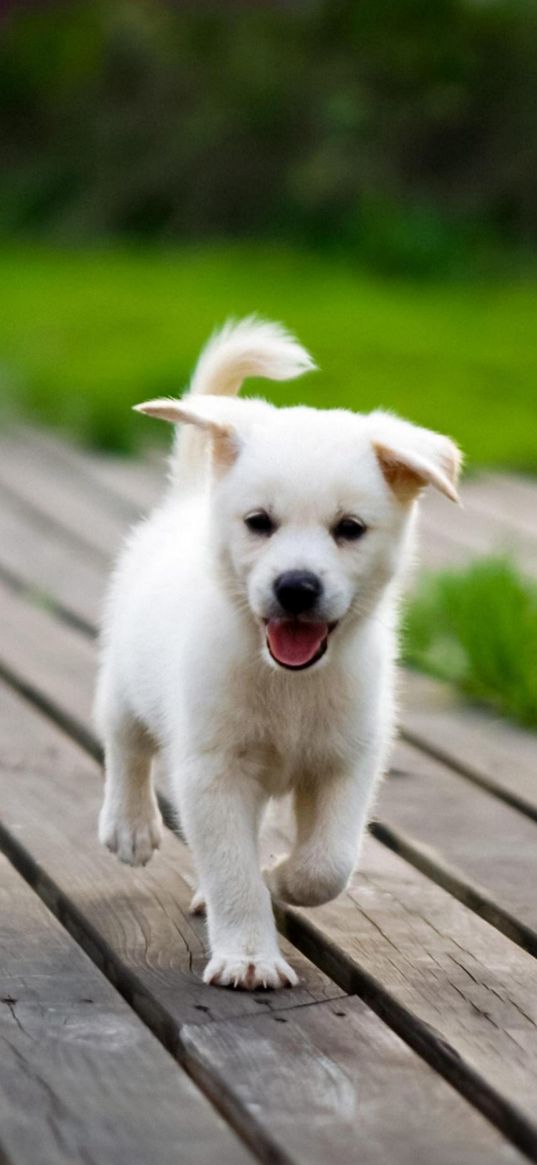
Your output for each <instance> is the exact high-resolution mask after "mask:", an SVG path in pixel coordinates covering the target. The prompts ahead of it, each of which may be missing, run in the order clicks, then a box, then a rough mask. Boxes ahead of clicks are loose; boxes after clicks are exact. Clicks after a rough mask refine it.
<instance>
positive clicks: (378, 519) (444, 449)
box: [142, 396, 460, 671]
mask: <svg viewBox="0 0 537 1165" xmlns="http://www.w3.org/2000/svg"><path fill="white" fill-rule="evenodd" d="M142 407H143V406H142ZM148 411H149V410H148ZM152 411H153V412H154V413H155V408H153V410H152ZM166 414H167V419H169V420H177V421H179V420H181V421H183V422H186V423H189V424H193V425H196V426H198V428H201V429H202V430H204V431H205V432H206V433H207V435H208V437H209V444H210V447H211V449H212V463H213V488H212V531H213V536H214V544H215V547H216V551H217V555H218V559H219V562H220V565H221V567H222V573H223V578H224V579H225V583H226V585H227V587H228V588H229V590H230V592H231V593H233V595H234V597H235V598H236V599H237V601H238V602H239V603H240V604H241V606H242V607H243V608H244V609H246V611H247V612H248V616H249V617H250V618H251V619H252V620H254V621H255V623H256V624H257V627H258V629H259V636H260V642H261V644H262V650H263V656H264V658H265V660H266V662H267V663H269V664H270V665H271V666H272V667H274V668H286V669H288V670H293V671H304V670H306V669H309V668H314V667H318V666H319V665H320V663H321V660H329V659H330V657H331V655H332V654H335V652H336V650H337V646H336V645H337V643H338V642H340V643H341V642H343V641H344V636H345V629H346V628H348V629H350V628H351V627H352V626H355V625H356V623H357V622H359V621H360V620H361V619H363V618H364V617H365V616H366V615H367V614H368V613H370V612H371V611H372V610H373V609H374V607H375V606H376V604H377V603H378V602H379V600H380V599H381V597H382V595H383V593H384V591H385V589H386V587H387V586H388V585H389V583H390V582H391V580H392V579H393V578H394V577H395V576H396V575H397V574H398V573H399V571H400V570H401V569H402V567H403V565H404V559H405V548H406V543H407V540H408V533H409V528H410V525H411V520H412V515H413V511H414V508H415V507H414V503H415V501H416V499H417V498H418V496H419V494H420V492H421V491H422V490H423V489H424V488H425V486H427V485H432V486H434V487H435V488H436V489H438V490H440V491H441V492H442V493H444V494H445V495H446V497H448V498H450V499H451V500H454V501H456V500H457V493H456V482H457V476H458V471H459V464H460V455H459V452H458V450H457V448H456V446H455V445H454V444H453V443H452V442H451V441H450V440H449V439H448V438H447V437H442V436H440V435H439V434H437V433H433V432H431V431H429V430H426V429H422V428H418V427H417V426H415V425H412V424H410V423H408V422H406V421H402V420H399V419H398V418H396V417H393V416H391V415H389V414H386V413H382V412H375V413H371V414H369V415H361V414H358V413H352V412H347V411H343V410H329V411H319V410H315V409H309V408H302V407H299V408H288V409H276V408H273V407H272V406H271V405H268V404H266V403H265V402H263V401H258V400H235V399H228V398H216V397H210V396H205V397H199V398H191V399H189V400H188V401H185V402H184V404H183V402H166ZM161 415H162V413H161Z"/></svg>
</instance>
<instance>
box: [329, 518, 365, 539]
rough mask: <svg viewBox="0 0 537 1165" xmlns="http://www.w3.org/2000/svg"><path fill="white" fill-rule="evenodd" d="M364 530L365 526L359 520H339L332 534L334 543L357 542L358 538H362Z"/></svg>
mask: <svg viewBox="0 0 537 1165" xmlns="http://www.w3.org/2000/svg"><path fill="white" fill-rule="evenodd" d="M366 530H367V526H366V524H365V522H362V520H361V518H341V519H340V521H339V522H338V523H337V525H336V526H334V528H333V530H332V534H333V536H334V538H335V539H336V542H357V541H358V539H359V538H363V536H364V534H365V533H366Z"/></svg>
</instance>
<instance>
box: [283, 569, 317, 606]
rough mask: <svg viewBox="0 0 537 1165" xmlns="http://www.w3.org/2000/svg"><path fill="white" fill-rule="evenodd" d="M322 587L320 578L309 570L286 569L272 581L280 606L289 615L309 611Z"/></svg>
mask: <svg viewBox="0 0 537 1165" xmlns="http://www.w3.org/2000/svg"><path fill="white" fill-rule="evenodd" d="M322 589H323V588H322V584H321V580H320V579H319V578H317V575H316V574H312V572H311V571H310V570H286V571H285V572H284V574H280V575H279V576H278V578H277V579H276V581H275V583H274V593H275V595H276V598H277V600H278V602H279V604H280V607H283V609H284V611H288V612H289V614H290V615H302V614H303V613H304V611H311V609H312V607H314V606H315V604H316V602H317V599H318V598H320V595H321V593H322Z"/></svg>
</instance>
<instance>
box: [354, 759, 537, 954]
mask: <svg viewBox="0 0 537 1165" xmlns="http://www.w3.org/2000/svg"><path fill="white" fill-rule="evenodd" d="M394 764H395V767H396V769H397V772H398V774H399V775H398V776H397V777H396V778H395V779H390V780H388V781H386V782H385V783H384V785H383V786H382V788H381V792H380V796H379V799H378V804H377V812H378V816H379V818H380V819H381V821H382V822H383V824H385V825H387V826H389V827H391V828H392V829H395V830H398V831H401V832H402V833H403V834H405V835H407V836H409V837H410V838H411V839H413V840H417V842H418V845H419V846H420V847H421V849H422V852H423V854H424V855H425V851H426V855H427V868H428V869H430V872H431V874H432V875H433V876H435V877H438V879H439V880H440V882H441V883H442V884H444V885H449V886H450V888H452V889H453V891H454V892H457V891H456V890H455V882H454V880H453V879H451V878H450V877H449V875H450V873H451V872H453V873H454V875H455V876H456V877H457V878H458V879H459V880H462V881H465V882H467V883H468V887H467V890H468V894H467V897H466V898H465V900H466V901H468V902H471V904H472V906H473V907H474V909H478V910H483V911H484V912H485V916H486V917H488V918H489V921H492V922H493V923H494V925H497V926H500V927H502V928H505V927H507V929H508V933H509V934H511V936H512V937H513V938H515V940H516V941H518V942H521V943H522V944H523V945H525V946H526V947H527V949H529V950H531V951H532V953H533V954H537V903H536V901H535V895H534V893H533V885H534V883H535V879H536V878H537V830H536V826H535V822H534V821H533V820H531V819H530V818H527V817H526V816H525V815H523V814H521V813H519V812H517V810H515V809H512V808H511V807H510V806H508V805H507V804H505V803H503V802H502V801H500V800H498V799H497V798H496V797H494V796H490V795H488V794H487V793H486V792H485V791H483V790H481V789H480V788H478V787H477V786H475V785H473V784H472V783H471V782H469V781H467V780H465V779H464V778H463V777H460V776H459V775H458V774H457V773H455V772H454V771H453V769H451V768H448V766H447V765H445V764H442V763H441V762H439V761H437V760H435V759H434V758H433V757H428V756H426V755H425V754H424V753H423V752H421V751H420V750H419V749H417V748H413V747H412V746H411V745H408V744H404V743H401V744H399V745H398V746H397V747H396V750H395V756H394ZM396 844H397V841H396ZM405 852H407V850H405ZM408 853H409V854H410V850H408ZM412 860H416V858H415V857H413V859H412ZM435 867H436V869H435ZM474 889H475V891H476V893H472V891H473V890H474ZM460 892H461V893H463V894H464V892H465V891H464V888H463V889H462V890H461V891H460ZM480 892H482V897H483V904H482V906H480V905H479V900H478V899H479V893H480ZM486 900H488V903H489V905H487V901H486ZM504 914H505V915H506V916H507V917H506V918H504V917H502V915H504ZM518 924H519V925H518Z"/></svg>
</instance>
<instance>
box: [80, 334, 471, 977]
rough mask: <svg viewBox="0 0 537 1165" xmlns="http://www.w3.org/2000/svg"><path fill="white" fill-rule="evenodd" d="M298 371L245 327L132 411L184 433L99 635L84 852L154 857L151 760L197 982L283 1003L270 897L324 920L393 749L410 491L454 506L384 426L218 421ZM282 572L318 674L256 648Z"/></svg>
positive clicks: (156, 822) (299, 416)
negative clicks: (186, 909)
mask: <svg viewBox="0 0 537 1165" xmlns="http://www.w3.org/2000/svg"><path fill="white" fill-rule="evenodd" d="M312 367H313V363H312V361H311V359H310V357H309V356H308V355H307V353H306V352H305V351H304V350H303V349H302V348H301V347H300V346H299V345H298V343H297V342H296V340H294V339H293V338H292V337H290V336H288V335H287V333H285V332H284V331H283V329H281V328H280V327H278V326H277V325H272V324H267V323H258V322H256V321H255V320H246V321H243V322H242V323H240V324H238V325H235V326H229V325H228V327H227V328H225V329H224V331H223V332H221V333H220V334H219V335H216V336H215V337H214V338H213V339H212V340H211V341H210V344H209V346H208V348H207V349H206V350H205V352H204V353H203V354H202V356H201V358H200V362H199V364H198V367H197V369H196V372H195V374H194V378H193V382H192V387H191V391H190V394H189V395H187V396H185V397H183V399H182V400H181V401H153V402H149V403H148V404H146V405H142V406H139V407H140V408H141V410H142V411H145V412H149V413H150V414H152V415H155V416H161V417H163V418H165V419H168V420H171V421H174V422H175V421H183V422H186V424H185V425H183V427H182V429H181V436H180V437H179V440H178V441H177V443H176V447H175V452H174V469H173V478H172V481H171V484H170V487H169V490H168V492H167V494H166V496H165V497H164V499H163V501H162V503H161V504H160V505H159V506H158V507H157V509H156V510H155V511H154V513H153V514H152V515H151V517H150V518H149V520H148V521H145V522H143V523H141V524H140V525H139V526H137V527H136V528H135V529H134V531H133V532H132V534H131V536H130V539H129V541H128V544H127V546H126V548H125V550H124V551H123V554H122V555H121V558H120V561H119V564H118V567H117V570H116V573H115V576H114V579H113V581H112V586H111V589H110V594H109V598H108V604H107V608H106V613H105V618H104V627H103V650H102V667H101V673H100V679H99V686H98V694H97V702H96V713H97V722H98V726H99V729H100V732H101V734H102V738H103V741H104V745H105V751H106V790H105V799H104V805H103V809H102V812H101V817H100V826H99V833H100V838H101V840H102V841H103V842H104V844H105V845H107V846H108V847H109V848H110V849H112V850H115V851H117V853H118V855H119V857H120V858H121V859H122V860H123V861H127V862H131V863H133V864H138V863H145V862H146V861H147V860H148V859H149V857H150V854H151V852H152V850H153V848H156V847H157V846H158V844H159V840H160V830H161V822H160V814H159V811H158V807H157V803H156V799H155V795H154V792H153V788H152V784H151V777H150V762H151V757H152V755H153V753H154V752H155V751H156V750H159V751H160V752H161V753H162V754H163V757H164V760H165V766H166V770H167V772H168V773H169V777H170V782H171V787H172V790H173V795H174V798H175V801H176V804H177V808H178V811H179V814H180V818H181V823H182V826H183V828H184V830H185V833H186V836H187V838H188V841H189V843H190V846H191V848H192V852H193V856H194V860H195V863H196V866H197V870H198V875H199V886H200V888H199V891H198V894H197V896H196V899H195V902H194V908H195V909H200V908H201V905H202V903H203V901H205V902H206V904H207V916H208V928H209V941H210V948H211V958H210V962H209V964H208V966H207V968H206V971H205V976H204V977H205V980H206V981H207V982H215V983H219V984H222V985H232V986H242V987H249V988H253V987H256V986H259V985H265V986H270V987H278V986H280V985H282V984H285V983H290V984H293V983H295V982H296V975H295V973H294V971H293V970H292V969H291V968H290V967H289V966H288V965H287V963H286V962H285V961H284V960H283V959H282V957H281V955H280V953H279V949H278V942H277V936H276V929H275V924H274V920H273V914H272V907H271V900H270V894H271V893H272V894H273V895H274V896H276V897H279V898H282V899H284V900H286V901H288V902H291V903H296V904H305V905H316V904H318V903H322V902H326V901H328V900H329V899H331V898H333V897H335V896H336V895H337V894H339V893H340V891H341V890H343V888H344V887H345V885H346V883H347V881H348V878H349V876H350V874H351V872H352V870H353V868H354V865H355V863H356V861H357V857H358V852H359V844H360V839H361V835H362V832H363V829H364V825H365V823H366V820H367V816H368V812H369V811H370V807H371V801H372V795H373V791H374V788H375V783H376V781H377V778H378V776H379V774H380V773H381V772H382V769H383V767H384V764H385V761H386V755H387V750H388V747H389V745H390V741H391V739H392V734H393V724H394V699H393V676H394V658H395V650H396V635H395V626H396V608H397V599H398V594H399V591H400V586H401V580H402V578H403V576H404V571H405V565H406V563H407V560H408V553H409V546H410V541H411V531H412V526H413V517H414V510H415V505H414V498H415V497H417V495H418V493H419V489H420V487H422V486H423V485H424V484H426V482H431V483H432V484H434V485H436V487H437V488H439V489H441V490H443V492H445V493H447V494H448V495H449V496H453V495H454V486H455V480H456V474H457V468H458V457H457V453H456V450H455V447H454V446H453V445H452V443H451V442H449V441H448V439H447V438H443V437H439V436H438V435H437V434H433V433H429V432H428V431H427V430H424V429H417V428H416V427H415V426H412V425H410V424H408V422H402V421H399V420H398V419H397V418H395V417H392V416H387V415H385V414H382V413H373V414H370V415H369V416H363V415H359V414H355V413H351V412H347V411H343V410H341V411H340V410H332V411H328V412H321V411H316V410H313V409H309V408H302V407H301V408H289V409H281V410H278V409H275V408H273V407H272V406H271V405H268V404H267V403H265V402H264V401H260V400H236V399H231V394H235V393H236V392H237V391H238V390H239V388H240V383H241V381H242V379H243V378H244V377H246V376H248V375H252V374H254V375H264V376H266V377H272V378H275V379H285V378H287V377H292V376H296V375H298V374H300V373H301V372H303V371H305V370H307V369H309V368H312ZM187 432H188V434H189V436H188V438H186V434H187ZM194 435H195V439H193V440H191V439H190V438H191V437H194ZM211 450H212V460H211V457H210V451H211ZM394 467H395V468H396V469H397V471H398V472H399V471H401V472H402V474H403V479H404V490H403V491H402V492H399V479H398V478H397V476H396V478H395V479H394V478H393V477H392V478H390V476H389V473H390V471H391V470H393V468H394ZM409 482H410V489H409ZM409 494H410V495H411V496H409ZM260 508H263V509H264V510H267V511H269V512H270V513H271V515H272V516H273V517H274V519H275V521H276V522H277V528H276V530H275V532H274V533H273V534H272V536H270V537H266V536H260V535H259V534H253V533H252V532H251V531H249V530H248V529H247V527H246V526H245V523H244V517H245V516H246V515H247V514H248V513H250V512H252V511H253V510H256V509H260ZM349 514H350V515H355V516H358V517H359V518H361V519H362V520H363V521H364V522H365V523H366V525H367V527H368V530H367V533H366V534H365V535H364V536H363V538H361V539H360V540H359V541H357V542H348V543H346V544H338V543H337V542H336V541H335V540H334V537H333V533H332V531H333V528H334V523H335V522H336V521H337V520H338V518H340V517H342V516H343V515H349ZM294 569H300V570H304V569H306V570H309V571H313V572H315V573H316V574H317V576H318V577H319V578H320V579H321V581H322V584H323V588H324V592H323V597H322V600H321V608H322V609H321V611H320V616H319V617H320V618H321V619H322V620H323V621H326V622H327V623H333V622H336V621H337V627H336V629H335V630H334V631H333V633H332V634H331V635H330V638H329V645H328V650H327V652H326V654H325V655H324V657H323V658H322V659H320V660H319V661H318V662H317V663H315V664H314V665H313V666H312V667H311V669H308V670H305V671H300V672H292V671H288V670H285V669H284V668H281V667H280V666H279V665H278V664H277V663H276V662H275V661H274V660H273V659H272V657H271V655H270V654H269V652H268V650H267V646H266V642H265V624H264V620H266V619H267V618H270V617H271V615H273V614H274V609H275V598H274V592H273V582H274V580H275V578H276V577H277V576H278V575H279V574H280V573H281V572H283V571H288V570H294ZM288 792H291V793H292V795H293V797H294V806H295V817H296V840H295V843H294V846H293V848H292V850H291V853H290V854H288V855H286V856H284V857H283V858H281V859H280V860H279V862H278V863H277V864H276V866H275V867H274V868H273V869H272V870H271V871H268V872H266V873H265V877H263V876H262V873H261V871H260V868H259V856H258V831H259V825H260V820H261V816H262V813H263V810H264V808H265V806H266V803H267V801H268V799H269V798H271V797H280V796H282V795H284V794H286V793H288Z"/></svg>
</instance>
